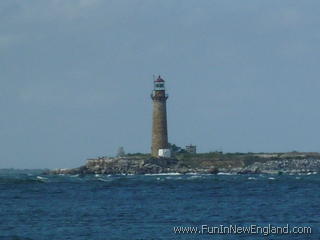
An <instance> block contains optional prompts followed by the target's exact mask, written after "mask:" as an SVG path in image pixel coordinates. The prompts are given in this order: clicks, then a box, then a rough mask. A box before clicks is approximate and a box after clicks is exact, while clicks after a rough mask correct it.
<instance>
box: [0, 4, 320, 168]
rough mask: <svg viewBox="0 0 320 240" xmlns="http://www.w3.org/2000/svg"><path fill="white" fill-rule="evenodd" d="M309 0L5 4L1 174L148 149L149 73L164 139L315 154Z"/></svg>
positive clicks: (318, 33) (319, 37) (315, 31)
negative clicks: (156, 85)
mask: <svg viewBox="0 0 320 240" xmlns="http://www.w3.org/2000/svg"><path fill="white" fill-rule="evenodd" d="M319 9H320V2H319V1H317V0H307V1H300V0H281V1H279V0H268V1H265V0H243V1H238V0H200V1H199V0H189V1H183V0H161V1H156V0H47V1H43V0H28V1H21V0H1V1H0V109H1V115H0V168H9V167H10V168H11V167H12V168H69V167H78V166H80V165H83V164H84V163H85V161H86V159H87V158H93V157H97V156H113V155H115V154H116V152H117V149H118V147H120V146H123V147H124V149H125V151H126V152H129V153H134V152H143V153H147V152H150V145H151V114H152V101H151V99H150V93H151V91H152V87H153V82H152V81H153V75H159V74H160V75H161V76H162V77H163V78H164V79H165V80H166V88H167V91H168V94H169V99H168V102H167V109H168V131H169V141H170V142H171V143H174V144H176V145H178V146H182V147H183V146H185V145H187V144H190V143H192V144H196V145H197V148H198V151H199V152H208V151H224V152H282V151H293V150H297V151H320V140H319V135H320V127H319V123H320V112H319V111H318V110H319V109H318V105H319V102H320V94H319V89H320V79H319V75H320V65H319V59H320V45H319V42H320V30H319V25H320V14H319Z"/></svg>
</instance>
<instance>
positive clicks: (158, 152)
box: [151, 76, 170, 157]
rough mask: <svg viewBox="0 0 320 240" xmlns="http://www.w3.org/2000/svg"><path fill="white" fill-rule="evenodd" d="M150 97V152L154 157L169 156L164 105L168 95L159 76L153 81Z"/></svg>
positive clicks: (165, 108)
mask: <svg viewBox="0 0 320 240" xmlns="http://www.w3.org/2000/svg"><path fill="white" fill-rule="evenodd" d="M151 99H152V100H153V118H152V146H151V154H152V156H154V157H170V150H169V149H168V148H169V144H168V129H167V107H166V102H167V99H168V95H167V94H166V90H165V81H164V80H163V79H162V78H161V77H160V76H159V77H158V78H157V79H156V80H155V81H154V88H153V91H152V94H151Z"/></svg>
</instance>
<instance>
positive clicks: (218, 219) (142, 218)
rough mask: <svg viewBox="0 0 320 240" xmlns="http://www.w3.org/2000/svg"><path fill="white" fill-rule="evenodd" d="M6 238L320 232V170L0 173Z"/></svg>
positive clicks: (0, 219) (1, 233) (1, 231)
mask: <svg viewBox="0 0 320 240" xmlns="http://www.w3.org/2000/svg"><path fill="white" fill-rule="evenodd" d="M0 199H1V204H0V239H1V240H2V239H34V240H37V239H50V240H51V239H59V240H61V239H97V240H99V239H101V240H102V239H130V240H132V239H133V240H134V239H141V240H142V239H143V240H151V239H201V240H206V239H288V240H289V239H320V175H301V176H298V175H292V176H289V175H287V176H285V175H282V176H278V175H275V176H270V175H269V176H268V175H217V176H210V175H184V176H182V175H177V176H169V175H163V176H103V175H102V176H86V177H81V176H43V175H39V173H36V172H35V173H21V172H19V173H15V172H10V173H5V172H2V173H1V174H0ZM230 224H233V225H238V226H250V225H251V224H255V225H258V226H268V224H272V225H274V226H285V225H286V224H289V225H290V227H294V226H296V227H303V226H307V227H311V228H312V234H289V235H268V236H263V234H238V235H236V234H224V235H222V234H207V232H204V233H203V234H202V233H201V234H200V233H196V234H177V233H174V230H173V229H174V227H178V226H181V227H199V229H200V228H201V227H202V226H203V225H208V226H210V227H211V226H219V225H225V226H229V225H230Z"/></svg>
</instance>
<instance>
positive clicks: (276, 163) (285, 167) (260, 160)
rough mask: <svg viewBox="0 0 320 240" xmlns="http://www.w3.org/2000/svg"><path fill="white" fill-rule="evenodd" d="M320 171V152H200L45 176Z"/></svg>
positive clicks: (126, 159)
mask: <svg viewBox="0 0 320 240" xmlns="http://www.w3.org/2000/svg"><path fill="white" fill-rule="evenodd" d="M318 172H320V153H317V152H286V153H222V152H210V153H198V154H190V153H183V154H176V155H175V156H174V157H172V158H154V157H152V156H151V155H149V154H130V155H125V156H121V157H100V158H95V159H88V160H87V162H86V164H85V165H83V166H80V167H78V168H72V169H55V170H48V171H46V172H45V173H46V174H159V173H181V174H187V173H201V174H218V173H236V174H255V173H266V174H282V173H284V174H297V173H305V174H309V173H318Z"/></svg>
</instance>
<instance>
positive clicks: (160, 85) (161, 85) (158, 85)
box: [154, 75, 165, 91]
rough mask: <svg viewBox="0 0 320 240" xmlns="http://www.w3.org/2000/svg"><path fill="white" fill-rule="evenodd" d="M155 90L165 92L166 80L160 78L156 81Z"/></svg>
mask: <svg viewBox="0 0 320 240" xmlns="http://www.w3.org/2000/svg"><path fill="white" fill-rule="evenodd" d="M154 90H156V91H159V90H165V87H164V80H163V79H162V78H161V77H160V75H159V77H158V78H157V79H156V80H155V81H154Z"/></svg>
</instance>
